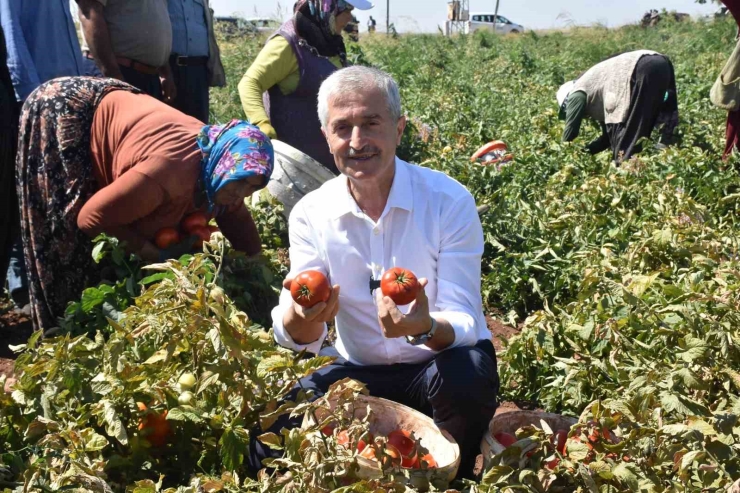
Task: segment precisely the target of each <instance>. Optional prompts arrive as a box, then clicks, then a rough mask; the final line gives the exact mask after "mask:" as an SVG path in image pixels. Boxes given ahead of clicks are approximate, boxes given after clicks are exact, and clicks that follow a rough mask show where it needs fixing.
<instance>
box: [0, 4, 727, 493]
mask: <svg viewBox="0 0 740 493" xmlns="http://www.w3.org/2000/svg"><path fill="white" fill-rule="evenodd" d="M735 30H736V27H735V25H734V23H732V22H731V19H728V20H719V21H716V22H683V23H670V22H664V23H663V24H661V25H660V26H659V27H657V28H650V29H643V28H640V27H636V26H628V27H624V28H621V29H616V30H613V29H605V28H598V27H596V28H588V29H585V28H584V29H573V30H570V31H568V32H565V33H560V32H554V33H548V34H537V33H535V32H529V33H526V34H524V35H519V36H509V37H496V36H493V35H489V34H487V33H483V32H478V33H476V34H475V35H472V36H466V37H457V38H444V37H441V36H434V35H423V36H422V35H409V36H401V37H399V38H398V39H393V38H387V37H384V36H377V37H375V38H368V37H367V36H366V37H365V38H363V40H362V41H361V43H360V44H359V45H352V46H351V47H350V58H352V59H353V61H354V62H355V63H362V64H369V65H373V66H377V67H379V68H382V69H384V70H386V71H388V72H390V73H391V74H393V75H394V77H395V78H396V80H397V81H398V82H399V84H400V87H401V93H402V99H403V106H404V109H405V112H406V114H407V116H408V117H409V120H410V122H411V124H410V125H409V127H408V128H407V132H406V134H405V136H404V140H403V144H402V146H401V149H400V150H399V155H400V157H401V158H403V159H405V160H408V161H411V162H414V163H418V164H421V165H423V166H428V167H431V168H434V169H439V170H442V171H445V172H446V173H448V174H449V175H451V176H452V177H454V178H455V179H457V180H458V181H460V182H461V183H463V184H464V185H465V186H466V187H468V189H469V190H470V191H471V192H472V193H473V195H474V196H475V199H476V201H477V202H478V204H487V205H489V206H490V209H489V211H488V212H487V213H485V215H483V217H482V222H483V228H484V233H485V241H486V245H485V253H484V257H483V265H482V270H483V279H482V288H483V298H484V303H485V308H486V312H487V314H489V315H492V316H495V317H497V318H499V319H500V320H501V321H503V322H505V323H508V324H511V325H513V326H516V327H519V328H520V329H521V332H520V333H519V335H517V336H514V337H513V338H512V339H511V340H509V341H508V342H507V343H506V348H505V350H504V351H503V352H502V353H500V354H499V362H500V374H501V377H502V386H501V390H502V399H503V400H508V401H515V402H519V403H527V404H529V405H533V406H535V407H539V408H541V409H544V410H546V411H551V412H556V413H561V414H566V415H570V416H574V417H576V418H580V424H579V425H577V426H576V427H575V428H573V430H572V431H571V434H570V439H569V441H568V445H567V448H566V451H565V453H564V454H562V456H561V455H557V458H558V459H559V461H558V464H557V465H554V466H553V467H552V468H547V467H546V466H545V463H546V462H548V461H550V460H551V459H552V458H553V456H554V454H555V452H554V448H553V446H552V445H551V444H550V441H549V438H550V435H551V434H552V433H551V432H550V433H548V432H546V431H543V430H537V429H533V428H530V429H525V430H523V431H522V432H521V433H520V435H519V436H518V438H520V441H519V442H517V444H516V445H514V446H512V447H510V448H509V449H507V450H506V452H504V453H503V454H500V455H498V456H496V457H494V458H493V461H492V466H491V467H489V469H488V470H487V471H486V473H485V476H484V478H483V480H482V482H480V483H475V484H474V483H470V482H468V483H462V482H458V483H454V484H453V485H452V487H453V488H457V489H459V490H466V491H471V492H473V491H484V492H486V491H490V492H494V491H511V492H515V491H517V492H519V491H527V492H541V491H552V492H555V491H563V492H568V491H579V492H580V491H582V492H629V491H645V492H663V491H665V492H668V491H686V492H694V491H697V492H698V491H725V489H726V488H727V487H728V486H729V485H731V484H732V483H733V482H734V481H737V480H738V479H740V290H739V288H740V257H739V255H740V253H739V252H738V247H739V246H740V245H739V241H738V232H740V231H739V228H738V225H737V224H736V218H737V215H738V206H739V205H740V177H739V176H738V171H737V169H736V165H735V163H736V162H737V159H736V157H735V158H731V159H730V160H728V161H727V162H723V161H722V160H721V159H720V155H721V152H722V148H723V146H724V120H725V117H726V114H725V113H724V112H723V111H720V110H717V109H716V108H714V107H712V105H711V103H710V102H709V90H710V88H711V86H712V84H713V82H714V80H715V78H716V77H717V74H718V73H719V70H720V69H721V67H722V65H723V64H724V62H725V60H726V58H727V57H728V55H729V54H730V52H731V51H732V49H733V47H734V44H735V41H734V37H735ZM262 43H263V40H262V39H254V38H244V39H241V38H237V39H233V38H232V39H230V40H228V41H224V43H223V46H222V52H223V60H224V62H225V65H226V69H227V77H228V81H229V85H228V87H226V88H223V89H218V90H214V91H213V92H212V113H213V114H212V117H213V118H212V119H213V120H215V121H221V122H224V121H228V120H230V119H231V118H243V112H242V110H241V105H240V103H239V97H238V94H237V91H236V86H237V84H238V82H239V80H240V78H241V75H242V74H243V73H244V71H245V70H246V69H247V67H248V66H249V64H250V62H251V60H252V59H253V58H254V56H255V55H256V53H257V52H258V50H259V49H260V47H261V44H262ZM635 49H651V50H656V51H659V52H661V53H664V54H666V55H668V56H669V57H670V58H671V60H672V62H673V64H674V68H675V73H676V79H677V87H678V96H679V111H680V116H681V123H680V126H679V131H680V142H679V143H678V144H677V145H676V146H674V147H671V148H669V149H667V150H656V149H654V148H653V146H652V145H650V144H646V145H645V148H646V150H645V151H644V152H643V153H642V154H640V155H639V156H638V157H637V158H636V159H633V160H631V161H629V162H627V163H624V164H623V165H622V166H621V167H615V166H614V165H613V164H611V162H610V161H611V160H610V155H609V153H603V154H601V155H598V156H595V157H594V156H590V155H589V154H587V153H586V152H585V151H584V150H583V146H584V145H585V144H586V143H588V142H589V141H590V140H591V139H593V138H595V137H597V136H598V132H599V129H598V128H597V127H596V126H595V125H593V126H591V125H586V126H585V127H584V130H585V131H583V132H582V135H581V137H580V138H579V139H578V140H577V141H576V142H574V143H569V144H564V143H562V142H561V141H560V138H561V134H562V128H563V127H562V122H560V121H558V119H557V107H556V103H555V92H556V90H557V88H558V87H559V85H560V84H562V83H563V82H564V81H566V80H569V79H572V78H574V77H576V76H577V75H578V74H580V73H581V72H583V71H585V70H586V69H588V68H589V67H590V66H592V65H593V64H595V63H597V62H598V61H600V60H602V59H604V58H606V57H607V56H609V55H612V54H615V53H618V52H623V51H630V50H635ZM494 139H501V140H504V141H505V142H506V143H507V144H508V146H509V149H510V150H511V151H512V152H513V154H514V156H515V157H514V161H513V162H512V163H511V164H509V165H508V166H505V167H503V168H501V169H496V168H494V167H481V166H477V165H474V164H471V163H470V161H469V156H470V155H471V154H472V152H473V151H475V150H476V149H477V148H478V147H479V146H480V145H481V144H483V143H485V142H488V141H490V140H494ZM277 207H278V206H277V205H275V204H273V203H269V202H268V203H264V202H263V203H262V204H261V205H260V206H259V207H258V208H257V209H256V210H255V214H256V217H257V219H258V224H259V227H260V230H261V232H262V234H263V240H264V243H265V258H264V259H262V260H247V259H244V258H240V257H238V256H235V255H233V254H229V253H228V251H227V250H228V248H227V247H226V246H225V245H224V244H223V243H222V242H214V243H213V244H212V247H213V248H212V249H211V250H209V253H208V254H206V255H196V256H194V257H189V256H188V257H185V258H183V259H181V261H180V262H179V263H178V262H172V263H171V264H169V265H168V266H159V267H158V268H157V270H156V271H154V272H153V271H151V270H145V271H142V270H140V268H141V267H142V266H141V264H140V262H138V261H137V260H136V259H131V258H126V257H125V256H124V255H122V254H121V253H120V250H119V249H118V248H117V246H116V244H115V243H116V242H115V241H114V240H110V241H106V242H104V243H101V247H100V249H99V250H97V253H98V254H99V256H100V257H105V259H104V260H111V261H112V263H113V265H114V267H115V269H116V273H117V278H118V282H117V283H113V284H114V285H113V284H111V285H105V286H103V287H98V288H91V289H90V290H88V291H86V293H84V294H83V295H82V297H81V300H80V302H79V303H77V304H75V305H72V306H71V307H70V310H69V311H68V314H67V324H66V327H65V330H67V331H68V332H69V334H68V335H65V336H63V337H61V338H58V339H56V340H44V341H41V340H38V339H32V340H31V341H29V344H28V346H27V347H26V348H25V352H24V353H23V354H21V355H20V356H19V358H18V363H17V370H18V372H19V373H20V378H19V381H18V384H17V386H16V389H15V391H14V393H13V394H12V397H11V396H10V395H4V394H0V489H2V488H3V487H6V488H9V489H12V488H14V487H19V486H20V485H25V486H26V487H27V488H28V489H29V490H30V491H41V490H44V491H49V490H53V491H57V490H60V489H67V488H70V487H82V488H85V489H88V490H94V491H107V490H106V488H108V487H110V488H112V489H113V490H123V489H125V488H126V487H127V486H128V487H129V490H130V491H133V492H137V493H138V492H149V491H152V492H154V491H160V490H166V489H168V488H172V491H174V489H177V488H178V486H179V488H180V491H183V492H189V491H196V489H197V488H199V487H200V488H204V489H205V490H206V491H218V490H229V491H237V490H243V491H265V492H272V491H296V492H304V491H315V492H323V491H333V490H338V491H358V492H374V491H416V489H414V488H417V489H418V488H423V486H420V485H426V480H428V479H432V480H433V479H435V478H434V475H433V474H429V475H428V477H426V476H425V477H424V478H414V479H413V480H410V479H408V478H405V477H404V476H402V475H401V476H393V473H392V471H390V470H386V471H385V472H386V473H387V475H386V476H385V478H384V479H383V480H379V481H376V482H356V483H354V484H351V483H352V480H349V479H348V478H347V477H345V475H343V473H342V472H341V471H344V470H345V466H347V464H350V463H351V462H352V458H351V454H349V455H347V453H346V452H342V450H340V448H337V446H336V444H335V443H334V440H333V439H332V438H330V439H324V440H319V441H317V440H316V439H315V438H314V439H313V440H311V439H308V438H307V435H306V433H304V432H299V431H293V432H291V433H289V434H287V435H286V437H285V440H286V441H285V448H286V451H285V458H284V459H283V461H282V462H281V463H280V464H278V465H279V466H280V468H279V470H278V471H277V472H275V473H273V474H271V475H264V476H260V477H257V478H248V476H247V474H246V469H245V467H244V464H243V460H244V449H245V447H246V446H247V444H248V438H249V430H250V429H252V427H253V426H254V425H255V424H256V423H258V422H262V423H263V424H265V423H268V424H269V422H270V420H272V419H274V417H275V416H276V414H279V413H280V412H285V411H288V409H281V408H278V404H277V402H278V400H279V399H280V398H281V397H282V396H283V395H284V394H285V392H286V389H289V388H290V386H291V385H292V382H293V381H294V380H295V378H297V377H298V376H300V375H303V374H306V373H309V372H310V371H311V370H312V368H315V367H317V366H320V365H321V364H323V363H324V361H321V360H319V359H312V360H301V361H298V360H294V359H293V358H292V357H291V355H290V354H288V353H286V352H285V351H282V350H280V349H279V348H276V347H274V345H273V343H272V342H271V339H270V337H269V336H267V334H266V333H265V332H264V331H263V327H265V326H268V324H269V308H270V306H271V303H272V302H273V300H274V297H275V290H276V288H277V287H278V286H279V283H280V280H281V278H282V275H283V274H284V273H285V270H286V256H285V247H287V244H286V241H287V240H286V238H287V235H286V224H285V221H284V220H283V219H282V218H281V217H280V215H279V209H278V208H277ZM222 249H223V250H222ZM224 250H226V251H227V252H226V253H224ZM146 276H149V277H146ZM142 285H144V286H146V288H145V289H144V291H143V294H142V292H141V286H142ZM217 286H221V287H223V288H224V290H225V292H224V291H221V288H220V287H217ZM105 302H108V303H107V305H108V306H107V307H105V309H104V304H105ZM111 305H113V306H114V307H115V308H116V309H117V311H122V312H123V315H122V316H120V317H118V316H116V317H115V319H117V321H116V320H115V319H113V320H112V319H110V318H106V316H108V317H109V316H110V313H111V312H110V309H109V308H110V306H111ZM129 305H131V306H129ZM127 307H128V308H127ZM105 310H107V311H105ZM244 312H246V314H245V313H244ZM96 331H98V333H97V336H95V332H96ZM183 372H192V373H194V374H195V375H196V376H197V378H198V383H197V385H196V387H195V388H194V389H193V395H192V396H188V398H189V400H188V399H185V400H183V395H182V394H183V393H184V391H183V388H182V387H181V386H180V387H178V384H177V382H178V378H179V377H180V375H181V374H182V373H183ZM137 401H141V402H146V403H149V404H148V405H149V407H150V408H151V409H157V412H160V413H161V412H163V411H164V409H168V410H169V415H168V418H169V421H168V422H169V423H170V426H171V434H170V438H169V442H168V444H167V445H166V450H162V448H161V447H151V446H150V444H149V443H147V442H146V440H144V438H145V437H146V433H144V434H143V435H142V433H140V432H139V430H137V427H138V423H139V422H140V420H141V419H142V414H141V412H140V411H138V410H137V407H136V402H137ZM178 401H179V402H178ZM304 410H305V409H304V408H301V411H304ZM600 437H607V438H603V439H601V438H600ZM263 439H264V440H265V441H267V442H270V443H275V442H276V440H277V437H274V436H273V437H263ZM530 450H533V453H532V454H529V455H527V454H526V453H525V452H528V451H530ZM287 471H290V476H289V477H288V476H285V473H286V472H287ZM160 477H161V478H162V479H160ZM158 481H159V483H158ZM347 483H350V484H349V485H348V484H347ZM432 483H433V484H432V487H434V484H435V483H434V481H432ZM188 484H189V485H190V486H182V485H188ZM342 486H343V487H344V488H346V489H339V488H340V487H342ZM404 488H409V489H406V490H404ZM199 491H200V490H199ZM443 491H444V490H443Z"/></svg>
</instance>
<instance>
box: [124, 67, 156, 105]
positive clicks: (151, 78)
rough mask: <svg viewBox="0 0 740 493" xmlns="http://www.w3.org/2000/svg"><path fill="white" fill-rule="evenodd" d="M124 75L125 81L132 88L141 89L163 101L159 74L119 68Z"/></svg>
mask: <svg viewBox="0 0 740 493" xmlns="http://www.w3.org/2000/svg"><path fill="white" fill-rule="evenodd" d="M118 67H119V68H120V69H121V74H123V80H124V81H126V82H128V83H129V84H131V85H132V86H134V87H136V88H138V89H141V90H142V91H143V92H145V93H146V94H148V95H150V96H151V97H153V98H156V99H159V100H160V101H162V83H161V82H160V81H159V75H158V74H151V75H150V74H144V73H142V72H139V71H136V70H134V69H132V68H130V67H124V66H123V65H119V66H118Z"/></svg>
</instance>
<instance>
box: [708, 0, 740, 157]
mask: <svg viewBox="0 0 740 493" xmlns="http://www.w3.org/2000/svg"><path fill="white" fill-rule="evenodd" d="M722 3H723V4H725V6H726V7H727V9H728V10H729V11H730V14H732V17H733V18H734V19H735V23H736V24H737V26H738V31H737V32H738V35H737V36H736V38H737V39H736V44H735V49H734V50H733V51H732V54H731V55H730V58H728V60H727V62H726V63H725V66H724V67H723V68H722V71H721V72H720V74H719V77H718V78H717V80H716V81H715V83H714V86H712V90H711V92H710V94H709V98H710V100H711V101H712V103H713V104H714V105H715V106H716V107H718V108H721V109H723V110H727V124H726V126H725V139H726V140H725V150H724V153H723V154H722V158H723V159H727V157H728V156H729V155H730V153H732V150H733V149H735V148H739V147H740V0H722Z"/></svg>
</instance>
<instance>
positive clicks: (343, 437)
mask: <svg viewBox="0 0 740 493" xmlns="http://www.w3.org/2000/svg"><path fill="white" fill-rule="evenodd" d="M337 443H338V444H339V445H341V446H343V447H347V448H349V433H347V430H342V431H340V432H339V433H337Z"/></svg>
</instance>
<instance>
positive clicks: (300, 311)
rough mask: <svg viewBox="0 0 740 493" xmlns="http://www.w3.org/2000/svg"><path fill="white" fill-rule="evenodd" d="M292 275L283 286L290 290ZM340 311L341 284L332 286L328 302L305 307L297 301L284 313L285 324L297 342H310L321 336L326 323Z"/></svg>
mask: <svg viewBox="0 0 740 493" xmlns="http://www.w3.org/2000/svg"><path fill="white" fill-rule="evenodd" d="M292 281H293V278H292V277H287V278H285V280H284V281H283V288H285V289H287V290H290V284H291V282H292ZM337 312H339V285H338V284H335V285H334V286H332V288H331V294H330V295H329V299H328V300H327V301H326V302H323V301H322V302H321V303H317V304H315V305H314V306H312V307H311V308H304V307H302V306H301V305H299V304H298V303H296V302H295V301H294V302H293V305H292V306H291V307H290V309H289V310H288V311H287V312H286V313H285V315H283V326H284V327H285V330H287V331H288V334H290V337H291V338H292V339H293V341H294V342H295V343H296V344H310V343H312V342H315V341H317V340H318V339H319V337H321V334H322V333H323V332H324V324H326V323H327V322H330V321H332V320H334V318H335V317H336V316H337Z"/></svg>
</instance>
